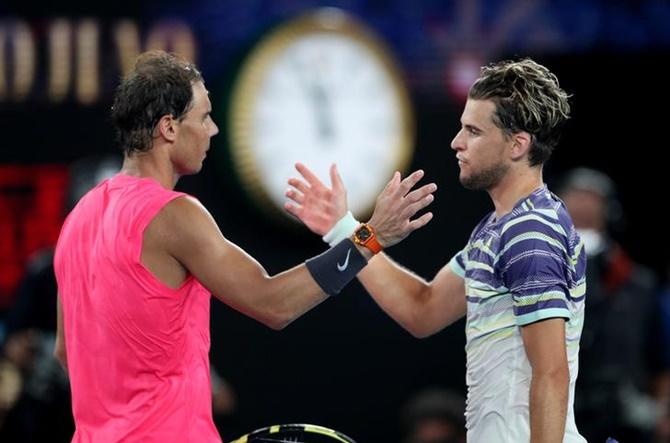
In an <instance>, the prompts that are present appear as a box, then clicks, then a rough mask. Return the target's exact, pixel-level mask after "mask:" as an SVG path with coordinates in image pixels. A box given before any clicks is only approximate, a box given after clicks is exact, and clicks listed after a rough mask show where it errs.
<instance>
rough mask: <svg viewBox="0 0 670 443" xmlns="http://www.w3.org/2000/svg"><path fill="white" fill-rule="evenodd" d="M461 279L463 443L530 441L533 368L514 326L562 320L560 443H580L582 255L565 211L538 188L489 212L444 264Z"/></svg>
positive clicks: (518, 331)
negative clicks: (564, 375)
mask: <svg viewBox="0 0 670 443" xmlns="http://www.w3.org/2000/svg"><path fill="white" fill-rule="evenodd" d="M449 265H450V267H451V269H452V270H453V271H454V272H455V273H456V274H458V275H460V276H461V277H463V278H464V279H465V289H466V298H467V320H466V340H467V341H466V346H465V349H466V354H467V375H466V381H467V385H468V400H467V407H466V412H465V415H466V419H467V429H468V442H469V443H488V442H514V443H516V442H528V441H529V440H530V420H529V400H528V399H529V391H530V381H531V368H530V364H529V361H528V358H527V357H526V353H525V349H524V346H523V340H522V338H521V330H520V327H522V326H524V325H528V324H530V323H533V322H536V321H540V320H544V319H548V318H564V319H565V320H566V336H565V343H566V347H567V356H568V363H569V368H570V396H569V401H568V415H567V421H566V430H565V437H564V440H563V441H564V442H565V443H568V442H569V443H573V442H585V441H586V440H584V438H583V437H581V436H580V435H579V432H578V431H577V427H576V426H575V421H574V413H573V399H574V391H575V380H576V378H577V369H578V364H579V363H578V353H579V338H580V335H581V331H582V325H583V321H584V294H585V289H586V283H585V268H586V255H585V252H584V248H583V243H582V241H581V240H580V238H579V236H578V235H577V233H576V231H575V228H574V226H573V224H572V220H571V219H570V216H569V215H568V212H567V210H566V208H565V206H564V204H563V202H561V201H560V200H559V199H558V197H556V196H555V195H554V194H552V193H551V192H550V191H549V190H548V189H547V187H546V186H543V187H541V188H539V189H537V190H536V191H534V192H533V193H532V194H530V195H529V196H528V197H526V198H523V199H521V200H520V201H519V202H518V203H517V204H516V205H515V206H514V208H513V209H512V211H511V212H509V213H508V214H505V215H504V216H503V217H501V218H500V219H496V217H495V212H492V213H491V214H489V215H488V216H486V217H484V219H483V220H482V221H481V222H480V223H479V224H478V225H477V227H476V228H475V229H474V231H473V232H472V235H471V236H470V239H469V241H468V243H467V245H466V247H465V248H464V249H463V250H462V251H460V252H459V253H458V254H456V255H455V256H454V257H453V258H452V260H451V261H450V262H449Z"/></svg>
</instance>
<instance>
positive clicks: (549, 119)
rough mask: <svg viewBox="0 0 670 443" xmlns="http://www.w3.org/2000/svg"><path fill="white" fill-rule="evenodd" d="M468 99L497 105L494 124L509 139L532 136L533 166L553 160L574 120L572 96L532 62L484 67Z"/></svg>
mask: <svg viewBox="0 0 670 443" xmlns="http://www.w3.org/2000/svg"><path fill="white" fill-rule="evenodd" d="M468 97H469V98H471V99H474V100H492V101H493V103H494V104H495V112H494V115H493V122H494V124H495V125H496V126H497V127H499V128H500V129H501V130H502V131H503V132H504V133H505V134H506V136H511V135H512V134H515V133H518V132H521V131H525V132H528V133H529V134H530V135H531V137H532V142H531V147H530V151H529V155H528V159H529V162H530V165H531V166H536V165H541V164H543V163H544V162H546V161H547V160H548V159H549V157H550V156H551V153H552V151H553V150H554V148H555V147H556V146H557V145H558V142H559V139H560V133H561V129H562V127H563V125H564V123H565V122H566V121H567V120H568V118H570V104H569V103H568V98H569V95H568V94H567V93H566V92H565V91H564V90H563V89H561V88H560V86H559V85H558V79H557V78H556V76H555V75H554V74H553V73H551V72H550V71H549V70H548V69H547V68H545V67H544V66H542V65H540V64H538V63H536V62H534V61H533V60H531V59H529V58H525V59H522V60H518V61H512V60H505V61H502V62H498V63H492V64H490V65H488V66H485V67H483V68H482V70H481V73H480V75H479V77H478V78H477V80H476V81H475V83H474V84H473V85H472V87H471V88H470V92H469V93H468Z"/></svg>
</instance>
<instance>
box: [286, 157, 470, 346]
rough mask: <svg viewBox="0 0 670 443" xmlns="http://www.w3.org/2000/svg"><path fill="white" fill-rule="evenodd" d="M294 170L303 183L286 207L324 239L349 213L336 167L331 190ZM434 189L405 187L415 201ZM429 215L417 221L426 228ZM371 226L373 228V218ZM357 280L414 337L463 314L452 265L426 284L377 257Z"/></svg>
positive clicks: (293, 182) (296, 184)
mask: <svg viewBox="0 0 670 443" xmlns="http://www.w3.org/2000/svg"><path fill="white" fill-rule="evenodd" d="M296 169H297V171H298V172H299V173H300V175H301V176H302V177H303V179H302V180H301V179H296V178H293V179H290V180H289V185H290V186H292V188H291V189H289V190H288V191H287V193H286V196H287V197H288V198H289V199H290V200H291V202H289V203H287V204H286V206H285V208H286V210H287V211H288V212H290V213H291V214H293V215H294V216H295V217H297V218H298V219H300V220H301V221H302V222H303V223H305V225H307V227H309V229H311V230H312V231H313V232H315V233H317V234H319V235H324V234H325V233H326V232H328V231H329V230H330V229H331V228H332V227H333V225H334V224H335V223H336V221H337V220H339V219H340V218H341V217H342V216H343V215H344V214H345V213H346V211H347V201H346V190H345V188H344V183H343V182H342V179H341V177H340V176H339V174H338V172H337V167H336V166H335V165H333V166H331V168H330V179H331V184H332V187H331V188H328V187H326V186H325V185H324V184H323V183H322V182H321V181H320V180H319V178H318V177H317V176H316V175H315V174H314V173H313V172H312V171H311V170H310V169H309V168H307V167H306V166H305V165H303V164H301V163H298V164H296ZM419 172H420V171H419ZM422 175H423V173H422V172H420V174H418V175H417V173H416V172H415V173H414V174H412V176H415V177H416V180H418V179H420V178H421V176H422ZM410 177H411V176H410ZM436 189H437V187H436V186H435V184H434V183H430V184H427V185H424V186H423V187H421V188H420V189H418V190H416V191H413V192H411V193H408V191H409V189H407V190H406V191H405V193H404V194H403V195H404V196H405V198H406V199H408V200H414V201H416V202H420V201H426V199H428V198H430V200H428V201H432V195H431V194H432V192H434V191H435V190H436ZM431 217H432V214H431V213H427V214H424V215H422V216H421V217H420V218H419V219H417V220H416V221H415V222H419V226H422V225H424V224H425V223H427V222H428V220H430V218H431ZM373 218H374V217H373ZM370 222H371V223H372V224H373V226H374V223H373V220H372V219H371V221H370ZM358 278H359V280H360V281H361V283H363V285H364V286H365V289H367V291H368V292H369V293H370V294H371V295H372V297H373V298H374V300H375V301H376V302H377V304H378V305H379V306H380V307H381V308H382V309H383V310H384V311H385V312H386V313H387V314H389V315H390V316H391V317H392V318H393V319H394V320H395V321H396V322H398V323H399V324H400V325H401V326H402V327H403V328H405V329H406V330H407V331H409V332H410V333H411V334H412V335H414V336H416V337H426V336H428V335H431V334H434V333H435V332H437V331H439V330H441V329H442V328H444V327H445V326H447V325H449V324H451V323H453V322H454V321H456V320H458V319H459V318H461V317H462V316H463V315H464V314H465V310H466V303H465V287H464V282H463V279H462V278H461V277H459V276H458V275H456V274H454V273H453V272H452V271H451V269H450V268H449V266H445V267H444V268H442V270H440V272H439V273H438V274H437V276H436V277H435V279H434V280H433V281H432V282H427V281H426V280H424V279H422V278H421V277H419V276H417V275H416V274H414V273H412V272H411V271H409V270H407V269H405V268H403V267H401V266H400V265H398V264H397V263H395V262H394V261H393V260H391V259H390V258H389V257H388V256H387V255H385V254H379V255H377V256H376V257H375V258H373V259H372V260H371V261H370V263H369V264H368V266H367V267H366V268H365V269H363V271H361V272H360V273H359V274H358Z"/></svg>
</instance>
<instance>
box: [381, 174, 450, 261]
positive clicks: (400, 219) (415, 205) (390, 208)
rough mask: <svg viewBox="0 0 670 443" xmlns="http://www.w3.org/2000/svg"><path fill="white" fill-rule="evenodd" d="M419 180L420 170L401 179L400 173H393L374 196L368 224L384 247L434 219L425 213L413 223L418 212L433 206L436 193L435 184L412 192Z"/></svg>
mask: <svg viewBox="0 0 670 443" xmlns="http://www.w3.org/2000/svg"><path fill="white" fill-rule="evenodd" d="M422 177H423V171H422V170H418V171H415V172H413V173H412V174H410V175H409V176H407V177H406V178H405V179H404V180H401V177H400V173H399V172H396V173H395V174H393V178H392V179H391V181H390V182H388V184H387V185H386V187H385V188H384V190H383V191H382V193H381V194H379V197H377V204H376V205H375V210H374V212H373V213H372V217H371V218H370V221H369V222H368V223H370V225H372V227H373V228H374V229H375V232H376V234H377V240H378V241H379V243H380V244H381V245H382V246H384V247H385V248H387V247H389V246H393V245H394V244H396V243H399V242H400V241H401V240H403V239H404V238H405V237H407V236H408V235H409V234H411V233H412V232H413V231H415V230H417V229H419V228H421V227H423V226H425V225H426V224H427V223H428V222H429V221H430V220H431V219H432V218H433V213H432V212H426V213H425V214H423V215H421V216H420V217H418V218H416V219H414V220H412V217H414V216H415V215H416V213H417V212H419V211H420V210H422V209H424V208H425V207H427V206H428V205H429V204H431V203H432V201H433V199H434V196H433V192H435V191H436V190H437V185H436V184H435V183H429V184H427V185H423V186H422V187H420V188H419V189H414V190H412V188H414V186H415V185H416V184H417V183H418V182H419V180H421V178H422Z"/></svg>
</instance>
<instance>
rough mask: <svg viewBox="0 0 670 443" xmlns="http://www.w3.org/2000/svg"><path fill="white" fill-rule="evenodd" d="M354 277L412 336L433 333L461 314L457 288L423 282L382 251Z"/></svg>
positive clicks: (463, 311) (461, 308)
mask: <svg viewBox="0 0 670 443" xmlns="http://www.w3.org/2000/svg"><path fill="white" fill-rule="evenodd" d="M440 274H443V272H441V273H440ZM440 274H438V277H437V278H436V280H435V281H437V280H438V278H439V277H440ZM358 278H359V280H360V281H361V283H362V284H363V286H364V287H365V289H366V290H367V291H368V292H369V293H370V295H371V296H372V298H373V299H374V300H375V302H376V303H377V304H378V305H379V306H380V307H381V308H382V309H383V310H384V311H385V312H386V313H387V314H388V315H389V316H390V317H391V318H393V319H394V320H395V321H396V322H397V323H398V324H400V325H401V326H402V327H403V328H405V329H406V330H407V331H409V332H410V333H411V334H412V335H414V336H416V337H426V336H428V335H431V334H434V333H435V332H437V331H439V330H440V329H442V328H444V327H445V326H447V325H449V324H451V323H453V322H454V321H456V320H458V319H459V318H461V317H462V316H463V314H464V313H465V303H464V300H460V298H459V295H458V291H454V290H453V288H449V287H448V285H441V286H440V285H438V286H436V285H435V281H434V282H432V283H429V282H427V281H426V280H424V279H423V278H421V277H419V276H418V275H416V274H414V273H412V272H411V271H409V270H407V269H405V268H403V267H402V266H400V265H399V264H397V263H395V262H394V261H393V260H392V259H391V258H390V257H388V256H387V255H385V254H379V255H378V256H376V257H375V258H373V259H372V260H370V262H369V263H368V266H367V267H366V268H365V269H363V271H361V272H360V273H359V274H358ZM463 298H464V297H463Z"/></svg>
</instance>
